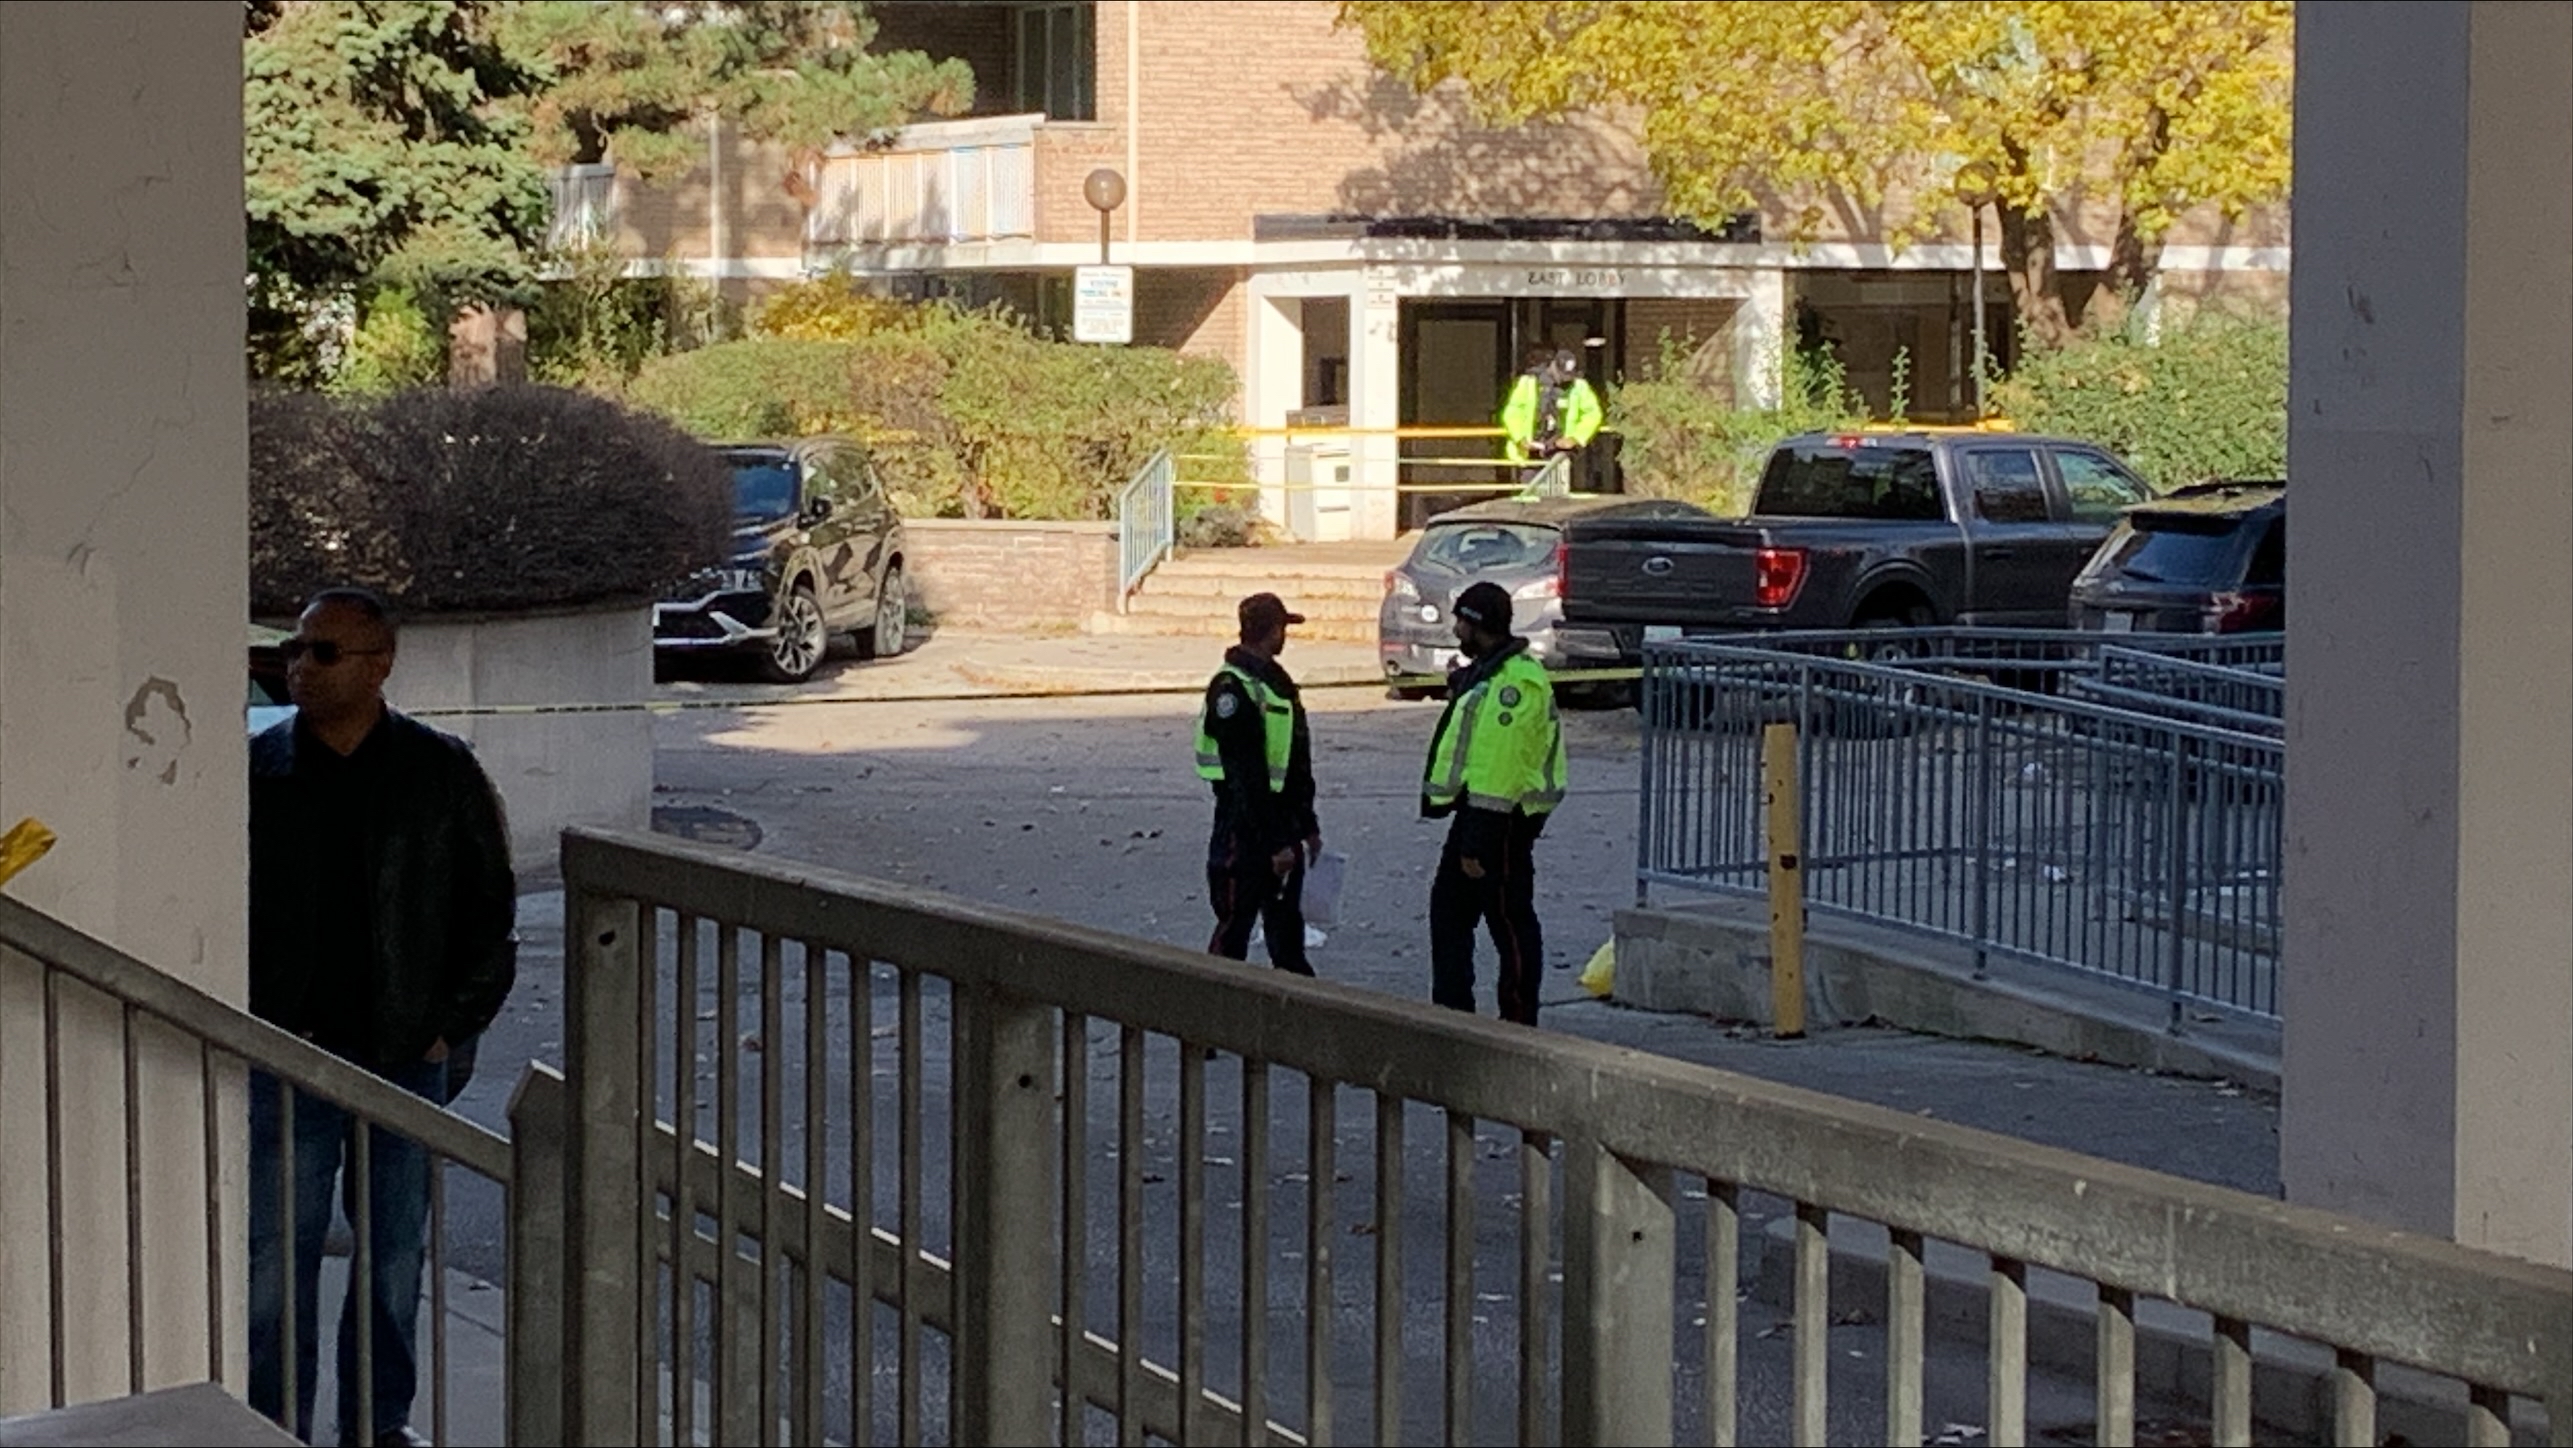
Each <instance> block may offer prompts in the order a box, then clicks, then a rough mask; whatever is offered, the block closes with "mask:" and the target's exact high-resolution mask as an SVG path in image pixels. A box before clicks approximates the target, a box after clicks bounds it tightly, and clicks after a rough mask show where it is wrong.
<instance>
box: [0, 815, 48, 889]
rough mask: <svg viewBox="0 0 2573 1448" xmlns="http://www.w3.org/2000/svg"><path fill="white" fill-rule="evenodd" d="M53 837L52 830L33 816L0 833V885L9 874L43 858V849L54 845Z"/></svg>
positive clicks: (5, 882)
mask: <svg viewBox="0 0 2573 1448" xmlns="http://www.w3.org/2000/svg"><path fill="white" fill-rule="evenodd" d="M54 838H55V836H54V832H53V831H52V830H49V829H46V828H45V826H44V822H43V821H41V820H39V819H36V818H35V817H33V816H29V817H28V818H26V819H22V820H20V821H18V822H17V823H16V824H14V825H11V826H10V827H9V833H7V834H5V835H0V885H5V884H7V883H9V877H10V876H12V875H15V874H17V873H18V872H19V871H20V870H23V869H25V868H27V867H28V866H29V865H32V864H34V863H36V862H37V861H38V860H41V859H43V858H44V857H45V851H47V850H50V849H52V848H53V847H54Z"/></svg>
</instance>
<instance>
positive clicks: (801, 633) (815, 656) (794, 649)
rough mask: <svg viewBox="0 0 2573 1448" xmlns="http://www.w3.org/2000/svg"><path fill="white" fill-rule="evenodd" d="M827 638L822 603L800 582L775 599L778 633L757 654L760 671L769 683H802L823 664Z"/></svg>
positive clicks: (808, 586)
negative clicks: (758, 655) (761, 651)
mask: <svg viewBox="0 0 2573 1448" xmlns="http://www.w3.org/2000/svg"><path fill="white" fill-rule="evenodd" d="M830 637H831V635H830V632H829V630H828V629H827V628H826V627H825V626H824V624H823V622H822V605H821V604H819V603H817V602H815V601H814V598H813V590H812V588H811V586H810V585H807V584H802V583H799V584H797V585H795V587H794V588H792V589H789V590H788V591H787V593H786V595H785V597H783V598H781V599H779V600H778V602H777V634H776V636H775V637H774V638H771V639H770V640H769V641H768V651H767V652H766V653H764V654H762V655H761V656H760V661H759V662H760V672H761V673H762V674H763V675H765V676H766V677H767V679H768V681H769V682H770V683H772V684H800V683H803V682H804V681H805V680H807V679H809V678H812V677H813V671H814V670H815V669H818V668H820V667H821V666H822V652H823V648H824V646H825V645H827V644H828V643H829V642H830Z"/></svg>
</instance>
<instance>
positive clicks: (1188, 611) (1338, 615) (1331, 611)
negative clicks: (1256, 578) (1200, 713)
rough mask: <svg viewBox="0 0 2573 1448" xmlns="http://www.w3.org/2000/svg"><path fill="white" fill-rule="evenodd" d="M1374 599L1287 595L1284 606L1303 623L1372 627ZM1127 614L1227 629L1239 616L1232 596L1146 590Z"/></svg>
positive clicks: (1376, 603) (1138, 595)
mask: <svg viewBox="0 0 2573 1448" xmlns="http://www.w3.org/2000/svg"><path fill="white" fill-rule="evenodd" d="M1377 606H1378V600H1376V599H1372V598H1305V597H1302V596H1298V595H1289V596H1288V598H1287V607H1289V608H1291V609H1293V610H1295V611H1296V612H1297V613H1300V614H1303V615H1304V616H1305V618H1306V619H1307V620H1319V619H1350V620H1354V621H1357V622H1361V623H1369V624H1372V623H1374V622H1375V621H1376V610H1377ZM1127 612H1128V613H1130V614H1149V615H1151V616H1153V617H1155V618H1211V619H1218V620H1221V621H1222V622H1223V623H1224V624H1225V625H1226V626H1227V627H1231V626H1232V625H1233V624H1234V622H1235V620H1236V619H1237V618H1238V617H1239V615H1237V614H1236V613H1235V612H1234V598H1233V597H1232V596H1225V597H1217V596H1216V595H1213V594H1186V593H1178V594H1172V593H1156V592H1154V591H1153V590H1151V589H1149V588H1147V589H1145V590H1143V591H1142V592H1140V593H1137V594H1136V595H1135V596H1134V599H1133V601H1132V602H1131V603H1130V604H1129V605H1128V607H1127Z"/></svg>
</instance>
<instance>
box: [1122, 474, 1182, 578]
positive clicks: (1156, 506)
mask: <svg viewBox="0 0 2573 1448" xmlns="http://www.w3.org/2000/svg"><path fill="white" fill-rule="evenodd" d="M1178 472H1179V470H1178V467H1177V465H1176V464H1175V463H1174V462H1173V461H1172V459H1171V455H1170V449H1168V448H1163V449H1162V450H1161V451H1159V452H1156V453H1154V454H1153V455H1152V457H1151V458H1150V459H1149V460H1147V461H1146V462H1145V463H1144V465H1143V466H1142V467H1141V468H1140V469H1137V470H1136V472H1135V475H1134V477H1133V478H1131V479H1129V480H1128V481H1127V483H1126V485H1125V486H1124V487H1122V488H1120V489H1118V490H1117V507H1116V520H1117V611H1118V612H1119V613H1123V612H1125V611H1126V608H1127V605H1128V604H1129V603H1130V602H1131V601H1132V600H1133V598H1134V596H1135V590H1136V589H1138V588H1141V587H1142V586H1143V581H1144V576H1145V575H1146V574H1149V573H1151V572H1152V571H1153V569H1154V568H1155V567H1156V566H1158V565H1159V564H1160V563H1161V561H1162V560H1163V559H1165V558H1167V557H1169V556H1170V550H1171V548H1172V546H1173V544H1175V543H1176V542H1177V540H1178V514H1177V510H1176V506H1175V499H1174V496H1173V495H1174V493H1175V490H1176V485H1177V482H1178Z"/></svg>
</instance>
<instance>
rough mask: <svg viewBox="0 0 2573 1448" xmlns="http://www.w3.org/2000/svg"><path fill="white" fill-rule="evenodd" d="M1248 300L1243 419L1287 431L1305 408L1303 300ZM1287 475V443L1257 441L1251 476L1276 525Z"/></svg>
mask: <svg viewBox="0 0 2573 1448" xmlns="http://www.w3.org/2000/svg"><path fill="white" fill-rule="evenodd" d="M1248 301H1249V305H1250V308H1251V335H1250V339H1249V343H1250V345H1249V346H1248V347H1247V348H1245V349H1244V350H1245V352H1246V353H1247V357H1248V361H1249V363H1250V365H1249V368H1248V369H1247V370H1248V371H1249V373H1250V375H1249V376H1248V377H1246V378H1244V379H1243V385H1242V395H1243V398H1244V400H1245V406H1244V413H1245V416H1244V417H1243V419H1242V420H1243V421H1244V422H1245V423H1247V424H1249V425H1250V426H1251V427H1254V428H1263V429H1265V428H1278V427H1284V426H1286V420H1287V414H1288V413H1289V412H1291V411H1293V410H1295V409H1296V408H1298V407H1301V406H1303V405H1304V300H1303V298H1301V297H1264V296H1258V295H1253V296H1251V297H1249V298H1248ZM1285 475H1286V439H1284V438H1283V437H1277V436H1259V435H1255V436H1253V438H1252V439H1251V476H1252V477H1253V478H1255V479H1257V480H1258V481H1259V483H1260V513H1261V515H1262V516H1263V517H1265V518H1267V519H1268V520H1269V521H1271V522H1273V523H1279V524H1283V523H1285V522H1286V519H1287V504H1286V500H1287V495H1286V493H1285V492H1283V491H1281V490H1280V488H1279V486H1278V484H1279V483H1280V481H1281V480H1282V479H1283V478H1284V477H1285Z"/></svg>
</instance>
